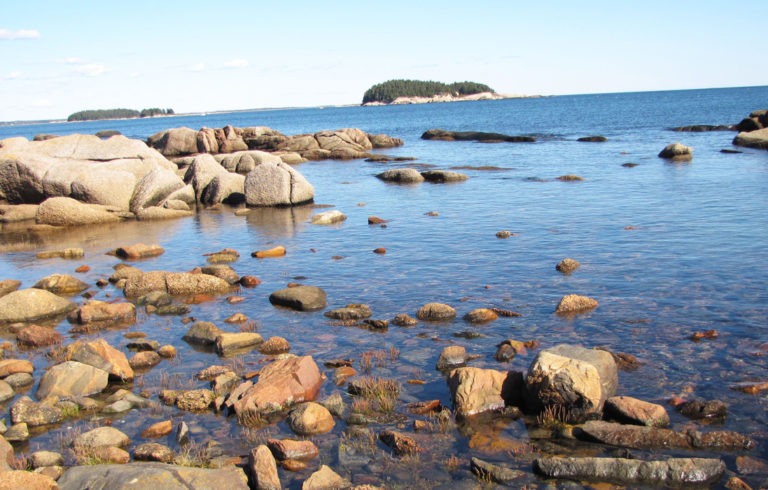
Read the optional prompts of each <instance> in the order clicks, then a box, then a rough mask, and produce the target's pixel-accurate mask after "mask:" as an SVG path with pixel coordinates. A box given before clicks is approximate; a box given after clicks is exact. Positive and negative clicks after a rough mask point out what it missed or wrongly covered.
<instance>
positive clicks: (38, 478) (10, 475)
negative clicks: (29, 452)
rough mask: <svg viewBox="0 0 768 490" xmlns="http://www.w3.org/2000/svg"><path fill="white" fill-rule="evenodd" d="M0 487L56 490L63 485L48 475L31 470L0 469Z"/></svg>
mask: <svg viewBox="0 0 768 490" xmlns="http://www.w3.org/2000/svg"><path fill="white" fill-rule="evenodd" d="M0 488H3V489H12V488H13V489H16V488H18V489H22V488H23V489H31V490H56V489H59V488H61V487H59V486H58V485H57V484H56V481H55V480H54V479H53V478H51V477H50V476H48V475H43V474H40V473H33V472H31V471H24V470H15V471H0Z"/></svg>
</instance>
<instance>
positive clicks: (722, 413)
mask: <svg viewBox="0 0 768 490" xmlns="http://www.w3.org/2000/svg"><path fill="white" fill-rule="evenodd" d="M677 409H678V410H679V411H680V413H681V414H683V415H685V416H686V417H688V418H689V419H693V420H701V419H719V420H722V419H725V417H726V415H728V407H727V406H726V404H725V403H723V402H721V401H720V400H708V401H704V400H691V401H687V402H685V403H683V404H682V405H680V406H678V407H677Z"/></svg>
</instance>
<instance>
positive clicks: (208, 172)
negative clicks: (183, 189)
mask: <svg viewBox="0 0 768 490" xmlns="http://www.w3.org/2000/svg"><path fill="white" fill-rule="evenodd" d="M228 174H229V172H227V170H226V169H225V168H224V167H222V166H221V165H220V164H219V162H217V161H216V159H215V158H213V157H212V156H211V155H208V154H203V155H198V156H196V157H195V158H194V160H193V161H192V164H191V165H190V166H189V168H187V171H186V173H185V174H184V182H186V183H187V184H192V187H193V188H194V189H195V199H196V200H197V201H198V202H199V201H200V198H201V196H202V195H203V191H204V190H205V188H206V187H208V184H210V183H211V181H212V180H213V179H214V178H215V177H217V176H224V175H228Z"/></svg>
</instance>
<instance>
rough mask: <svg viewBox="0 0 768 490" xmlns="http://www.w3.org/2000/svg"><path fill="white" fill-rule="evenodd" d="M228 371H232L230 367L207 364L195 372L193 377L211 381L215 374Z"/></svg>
mask: <svg viewBox="0 0 768 490" xmlns="http://www.w3.org/2000/svg"><path fill="white" fill-rule="evenodd" d="M229 372H232V368H230V367H227V366H208V367H207V368H205V369H203V370H202V371H200V372H199V373H197V375H196V376H195V377H196V378H197V379H201V380H203V381H211V380H213V379H215V378H216V377H217V376H219V375H221V374H224V373H229ZM233 374H234V373H233Z"/></svg>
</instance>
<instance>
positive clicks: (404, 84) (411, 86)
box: [363, 80, 496, 104]
mask: <svg viewBox="0 0 768 490" xmlns="http://www.w3.org/2000/svg"><path fill="white" fill-rule="evenodd" d="M481 92H491V93H496V92H495V91H494V90H493V89H492V88H491V87H489V86H488V85H485V84H483V83H477V82H454V83H450V84H447V83H442V82H433V81H431V80H430V81H421V80H388V81H386V82H383V83H377V84H376V85H374V86H372V87H371V88H369V89H368V90H366V91H365V94H364V95H363V104H367V103H368V102H383V103H385V104H389V103H391V102H392V101H393V100H395V99H397V98H398V97H433V96H435V95H439V94H451V95H456V96H459V95H471V94H479V93H481Z"/></svg>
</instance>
